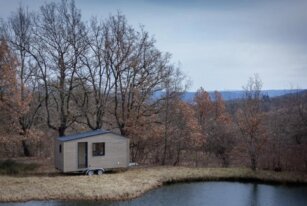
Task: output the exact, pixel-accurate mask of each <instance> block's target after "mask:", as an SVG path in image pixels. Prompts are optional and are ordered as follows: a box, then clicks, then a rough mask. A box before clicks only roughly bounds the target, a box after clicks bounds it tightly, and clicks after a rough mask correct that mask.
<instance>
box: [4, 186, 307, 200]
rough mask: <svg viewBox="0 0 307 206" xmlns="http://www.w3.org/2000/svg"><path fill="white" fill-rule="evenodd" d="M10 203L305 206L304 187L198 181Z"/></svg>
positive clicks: (305, 193)
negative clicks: (97, 196) (111, 198)
mask: <svg viewBox="0 0 307 206" xmlns="http://www.w3.org/2000/svg"><path fill="white" fill-rule="evenodd" d="M0 205H1V206H2V205H10V206H17V205H18V206H19V205H25V206H41V205H42V206H63V205H68V206H81V205H89V206H98V205H99V206H126V205H131V206H144V205H154V206H159V205H170V206H172V205H175V206H187V205H193V206H194V205H195V206H199V205H202V206H223V205H228V206H307V187H306V186H297V187H293V186H291V187H286V186H273V185H264V184H256V183H236V182H198V183H183V184H174V185H169V186H164V187H161V188H159V189H157V190H153V191H151V192H148V193H146V194H145V195H144V196H142V197H140V198H137V199H134V200H131V201H120V202H105V201H31V202H26V203H6V204H0Z"/></svg>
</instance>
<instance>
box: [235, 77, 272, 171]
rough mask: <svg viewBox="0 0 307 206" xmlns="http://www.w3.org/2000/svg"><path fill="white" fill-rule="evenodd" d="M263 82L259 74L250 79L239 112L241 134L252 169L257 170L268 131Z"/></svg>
mask: <svg viewBox="0 0 307 206" xmlns="http://www.w3.org/2000/svg"><path fill="white" fill-rule="evenodd" d="M261 88H262V82H261V80H260V78H259V76H258V75H257V74H255V75H254V76H253V77H250V79H249V81H248V83H247V84H246V86H244V87H243V89H244V90H245V93H244V100H243V104H242V106H241V109H239V110H238V112H237V115H236V116H237V125H238V128H239V130H240V132H241V135H242V137H243V138H244V142H245V143H246V149H247V152H248V155H249V159H250V165H251V169H253V170H256V168H257V163H258V158H259V155H260V151H261V147H262V146H263V144H264V141H265V137H266V131H265V128H264V127H263V118H264V113H263V112H262V107H261V103H262V95H261Z"/></svg>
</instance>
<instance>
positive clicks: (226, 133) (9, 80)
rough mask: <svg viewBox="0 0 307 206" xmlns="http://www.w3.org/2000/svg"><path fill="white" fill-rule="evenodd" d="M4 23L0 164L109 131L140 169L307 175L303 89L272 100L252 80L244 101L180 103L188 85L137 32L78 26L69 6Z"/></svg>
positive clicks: (121, 22)
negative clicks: (59, 141) (72, 137)
mask: <svg viewBox="0 0 307 206" xmlns="http://www.w3.org/2000/svg"><path fill="white" fill-rule="evenodd" d="M0 23H1V24H0V145H1V146H0V159H6V158H15V157H36V158H42V159H44V158H51V159H52V157H53V146H52V145H53V143H54V139H55V138H57V137H58V136H64V135H68V134H72V133H77V132H80V131H87V130H96V129H106V130H111V131H113V132H115V133H118V134H121V135H123V136H126V137H128V138H129V139H130V151H131V154H130V158H131V161H132V162H138V163H139V164H145V165H181V166H193V167H207V166H208V167H209V166H210V167H241V166H242V167H250V168H251V169H253V170H256V169H269V170H275V171H283V170H287V171H307V92H306V91H304V90H299V91H298V92H296V93H292V94H287V95H283V96H280V97H274V98H270V97H268V96H266V95H263V92H262V87H263V85H262V81H261V78H260V77H259V75H257V74H255V75H253V76H251V77H250V79H248V80H247V81H246V84H245V85H242V88H243V90H244V95H243V96H242V98H241V99H236V100H229V101H224V100H223V97H222V95H221V93H220V92H218V91H216V92H215V93H214V97H211V96H210V95H209V93H208V91H206V90H205V89H204V88H199V89H198V91H197V92H196V94H195V97H194V99H193V101H184V100H183V98H182V95H184V93H185V92H186V91H187V90H188V89H189V81H188V78H187V77H186V76H185V74H184V73H183V72H182V71H181V68H180V67H179V66H177V65H176V64H174V63H173V62H172V57H171V54H169V53H165V52H162V51H160V50H159V49H158V48H157V46H156V40H155V39H154V38H153V37H152V35H151V34H149V33H148V32H147V31H146V30H145V28H144V27H143V26H139V27H135V26H132V25H130V24H129V23H128V20H127V19H126V17H125V15H123V14H122V13H120V12H118V13H117V14H115V15H110V16H109V17H108V18H105V19H102V18H98V17H92V18H91V19H90V20H89V21H84V20H83V19H82V16H81V10H80V9H79V8H77V6H76V5H75V2H74V1H61V2H57V3H55V2H51V3H50V2H49V3H44V4H43V6H41V7H40V9H39V10H38V11H35V12H34V11H29V10H28V9H27V8H25V7H22V6H21V7H20V8H19V9H18V10H17V11H15V12H14V13H13V14H12V15H11V16H10V17H9V18H7V19H4V20H3V21H0ZM204 67H205V63H204ZM221 84H222V83H221ZM204 85H206V82H204Z"/></svg>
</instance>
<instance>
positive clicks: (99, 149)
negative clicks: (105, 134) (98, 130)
mask: <svg viewBox="0 0 307 206" xmlns="http://www.w3.org/2000/svg"><path fill="white" fill-rule="evenodd" d="M104 154H105V144H104V142H100V143H93V156H104Z"/></svg>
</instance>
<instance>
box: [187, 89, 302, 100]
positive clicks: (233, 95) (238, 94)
mask: <svg viewBox="0 0 307 206" xmlns="http://www.w3.org/2000/svg"><path fill="white" fill-rule="evenodd" d="M300 91H304V90H297V89H292V90H263V91H262V94H263V95H264V96H269V97H270V98H272V97H278V96H283V95H286V94H293V93H296V92H300ZM219 92H220V93H221V94H222V97H223V98H224V100H225V101H229V100H235V99H241V98H242V97H243V95H244V91H242V90H241V91H219ZM195 94H196V92H185V93H184V94H183V100H185V101H187V102H191V101H193V99H194V96H195ZM209 95H210V96H211V99H214V92H213V91H211V92H209Z"/></svg>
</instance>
